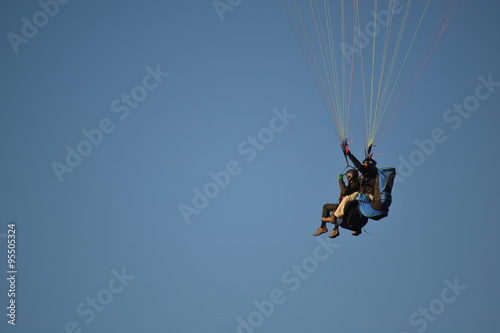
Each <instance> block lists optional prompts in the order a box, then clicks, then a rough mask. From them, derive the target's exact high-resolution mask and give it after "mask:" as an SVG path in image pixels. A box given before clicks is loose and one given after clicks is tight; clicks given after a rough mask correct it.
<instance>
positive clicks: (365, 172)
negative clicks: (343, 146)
mask: <svg viewBox="0 0 500 333" xmlns="http://www.w3.org/2000/svg"><path fill="white" fill-rule="evenodd" d="M347 156H349V159H350V160H351V161H352V163H353V164H354V166H355V167H356V169H358V170H359V172H360V173H361V175H362V176H363V177H362V178H361V186H360V187H359V192H361V193H364V194H372V195H374V196H375V195H376V192H378V184H376V183H377V182H378V169H377V167H373V166H368V167H365V166H364V165H363V164H361V163H360V162H359V161H358V159H357V158H356V157H355V156H354V155H353V154H351V152H348V153H347Z"/></svg>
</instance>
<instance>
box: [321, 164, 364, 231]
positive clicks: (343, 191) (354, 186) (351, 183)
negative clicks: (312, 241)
mask: <svg viewBox="0 0 500 333" xmlns="http://www.w3.org/2000/svg"><path fill="white" fill-rule="evenodd" d="M345 175H346V178H347V185H346V184H345V183H344V178H343V176H344V175H339V176H338V180H339V187H340V197H341V198H342V197H344V196H347V195H350V194H352V193H354V192H358V191H359V187H360V183H359V177H358V171H356V170H355V169H350V170H348V171H347V172H346V174H345ZM338 206H339V205H338V204H334V203H326V204H324V205H323V213H322V218H321V226H320V227H319V228H318V230H316V232H315V233H314V234H313V236H318V235H321V234H324V233H326V232H328V229H327V228H326V223H327V222H332V223H333V224H334V229H333V231H332V233H331V234H330V235H329V236H328V237H330V238H334V237H337V236H338V235H339V230H338V228H339V226H338V224H337V223H336V221H334V219H333V217H332V216H333V215H330V214H331V213H332V212H333V211H335V210H336V209H337V207H338Z"/></svg>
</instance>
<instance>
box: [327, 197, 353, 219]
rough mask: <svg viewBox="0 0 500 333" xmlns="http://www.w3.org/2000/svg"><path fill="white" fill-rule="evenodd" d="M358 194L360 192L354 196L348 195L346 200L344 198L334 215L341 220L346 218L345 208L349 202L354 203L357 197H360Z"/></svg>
mask: <svg viewBox="0 0 500 333" xmlns="http://www.w3.org/2000/svg"><path fill="white" fill-rule="evenodd" d="M358 193H359V192H354V193H353V194H350V195H347V196H345V197H344V198H342V201H341V202H340V204H339V206H338V207H337V209H336V210H335V212H334V213H333V215H334V216H335V217H336V218H339V219H341V218H342V217H343V216H344V209H345V206H346V205H347V204H348V203H349V202H351V201H354V200H355V199H356V196H357V195H358Z"/></svg>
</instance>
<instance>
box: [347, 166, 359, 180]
mask: <svg viewBox="0 0 500 333" xmlns="http://www.w3.org/2000/svg"><path fill="white" fill-rule="evenodd" d="M345 175H346V177H347V182H349V183H350V182H351V180H357V179H358V178H359V175H358V170H356V169H349V170H347V172H346V173H345Z"/></svg>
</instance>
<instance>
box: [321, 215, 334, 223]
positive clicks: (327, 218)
mask: <svg viewBox="0 0 500 333" xmlns="http://www.w3.org/2000/svg"><path fill="white" fill-rule="evenodd" d="M336 220H337V219H336V218H335V215H333V214H332V215H331V216H328V217H322V218H321V221H323V222H330V223H335V222H336Z"/></svg>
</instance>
